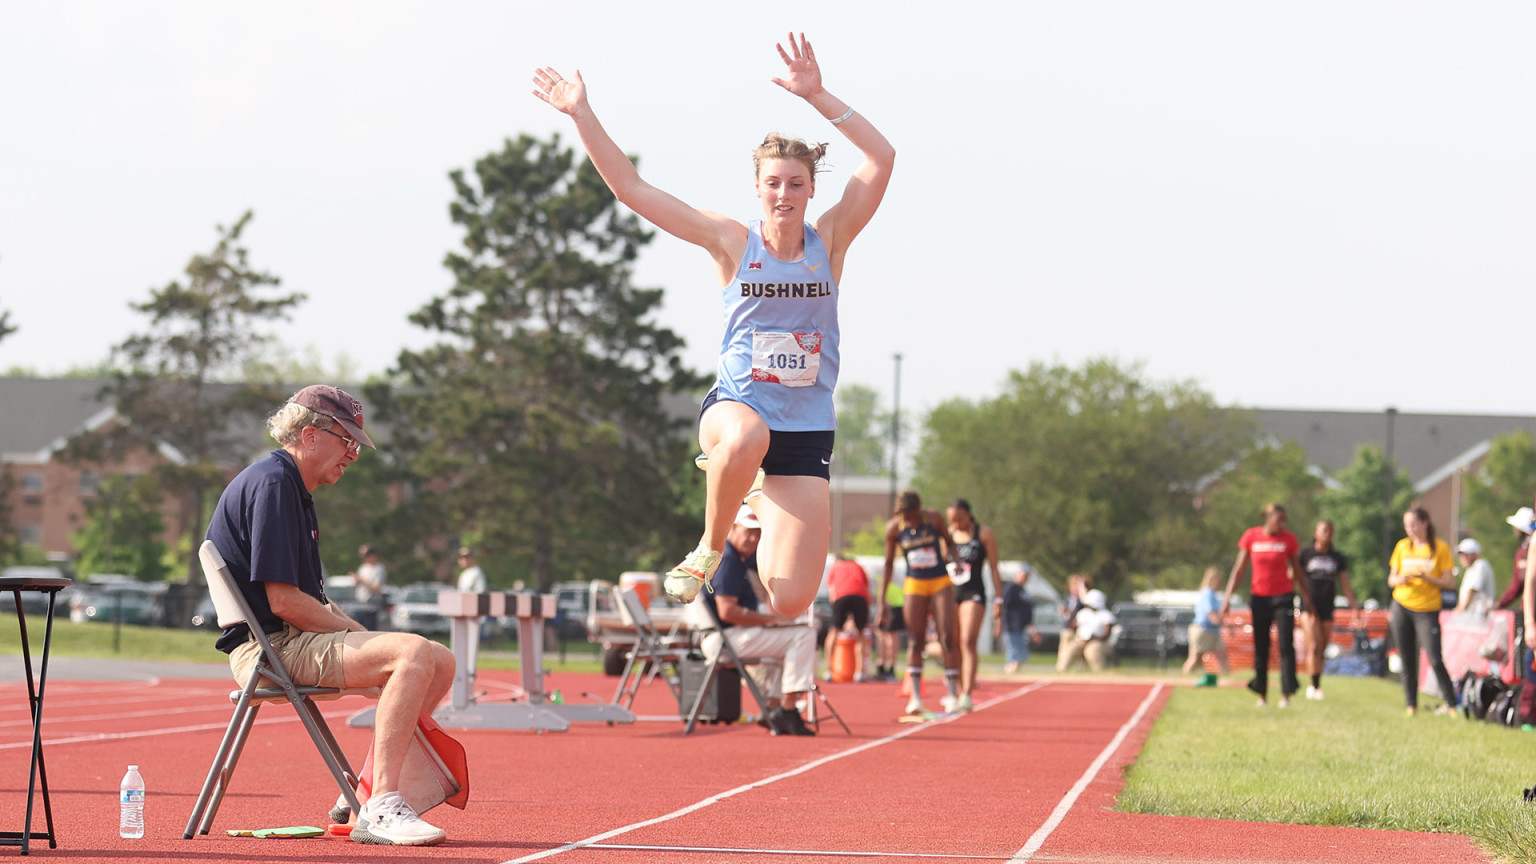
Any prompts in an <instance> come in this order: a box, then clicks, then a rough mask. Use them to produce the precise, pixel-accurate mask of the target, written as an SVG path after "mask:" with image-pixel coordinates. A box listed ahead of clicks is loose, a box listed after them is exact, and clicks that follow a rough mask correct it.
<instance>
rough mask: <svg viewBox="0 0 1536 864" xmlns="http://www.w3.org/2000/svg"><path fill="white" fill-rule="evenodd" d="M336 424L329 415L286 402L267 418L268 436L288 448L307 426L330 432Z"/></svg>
mask: <svg viewBox="0 0 1536 864" xmlns="http://www.w3.org/2000/svg"><path fill="white" fill-rule="evenodd" d="M335 422H336V421H335V420H334V419H332V418H331V416H330V415H328V414H321V413H320V412H318V411H311V410H309V409H308V408H305V407H304V406H303V405H300V404H298V403H296V402H286V403H284V404H283V407H281V408H279V409H277V410H276V411H274V412H273V413H272V416H271V417H268V418H267V434H268V435H271V436H272V440H274V441H276V442H277V443H278V444H279V445H281V446H283V447H287V446H289V445H290V444H294V443H296V442H297V441H298V440H299V433H301V432H303V431H304V427H305V426H313V427H315V428H316V429H327V430H328V429H330V428H331V424H333V423H335Z"/></svg>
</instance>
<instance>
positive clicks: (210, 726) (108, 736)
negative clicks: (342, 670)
mask: <svg viewBox="0 0 1536 864" xmlns="http://www.w3.org/2000/svg"><path fill="white" fill-rule="evenodd" d="M44 707H45V708H46V706H44ZM230 710H231V712H233V710H234V708H233V706H231V708H230ZM356 712H357V709H355V708H349V709H347V710H346V711H332V712H331V713H329V714H327V713H325V712H323V711H322V712H321V716H323V717H325V719H326V720H335V719H337V718H338V717H350V716H352V715H353V714H355V713H356ZM257 716H258V717H260V716H261V715H259V714H258V715H257ZM299 722H301V721H300V720H299V715H298V714H289V715H288V716H286V717H273V718H270V719H265V720H262V719H258V720H257V721H256V725H257V726H272V725H275V724H278V723H299ZM47 725H48V717H47V716H46V714H45V715H44V717H43V726H44V727H46V726H47ZM227 728H229V721H228V720H225V721H224V722H223V723H202V724H199V725H196V726H175V727H171V728H166V729H145V730H144V731H142V732H98V733H95V734H92V735H77V736H75V737H73V738H44V739H43V748H44V749H51V748H54V747H58V746H59V745H61V744H79V743H82V742H91V741H123V740H126V739H129V738H153V737H155V736H157V735H179V734H181V733H183V732H208V731H211V730H218V729H227ZM31 746H32V739H31V737H30V736H28V738H27V740H25V741H17V742H14V743H11V744H0V750H19V749H20V748H22V747H26V748H29V749H30V748H31Z"/></svg>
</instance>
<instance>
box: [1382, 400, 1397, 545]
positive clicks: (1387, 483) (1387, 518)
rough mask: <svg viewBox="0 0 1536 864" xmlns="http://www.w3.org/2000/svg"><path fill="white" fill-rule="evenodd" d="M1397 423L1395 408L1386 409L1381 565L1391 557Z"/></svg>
mask: <svg viewBox="0 0 1536 864" xmlns="http://www.w3.org/2000/svg"><path fill="white" fill-rule="evenodd" d="M1396 423H1397V409H1396V408H1388V409H1387V449H1386V457H1387V461H1386V464H1385V465H1384V466H1382V473H1383V474H1384V475H1385V476H1384V477H1382V495H1383V496H1385V497H1386V501H1385V502H1384V503H1383V504H1382V506H1381V563H1382V565H1383V566H1385V565H1386V563H1387V562H1388V561H1389V560H1391V558H1392V486H1393V483H1392V481H1393V479H1395V478H1396V476H1397V472H1395V471H1394V470H1392V433H1393V426H1395V425H1396Z"/></svg>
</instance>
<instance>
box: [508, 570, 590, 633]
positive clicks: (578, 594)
mask: <svg viewBox="0 0 1536 864" xmlns="http://www.w3.org/2000/svg"><path fill="white" fill-rule="evenodd" d="M554 595H555V618H554V620H553V621H551V622H549V624H548V625H547V626H550V627H553V628H555V636H556V637H557V638H559V639H560V640H561V641H571V642H585V641H586V640H587V608H588V607H589V606H590V605H591V595H592V583H590V582H561V583H559V584H558V585H556V586H555V587H554ZM513 620H516V619H513ZM512 629H516V628H515V627H513V628H512Z"/></svg>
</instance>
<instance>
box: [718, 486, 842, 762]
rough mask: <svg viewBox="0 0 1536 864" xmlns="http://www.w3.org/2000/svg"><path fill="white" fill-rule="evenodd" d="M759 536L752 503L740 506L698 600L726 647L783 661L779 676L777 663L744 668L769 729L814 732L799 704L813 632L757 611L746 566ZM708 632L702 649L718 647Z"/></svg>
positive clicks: (810, 670)
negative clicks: (710, 612)
mask: <svg viewBox="0 0 1536 864" xmlns="http://www.w3.org/2000/svg"><path fill="white" fill-rule="evenodd" d="M762 536H763V526H762V523H760V522H758V521H757V516H756V515H755V514H753V512H752V508H751V507H748V506H746V505H742V508H741V510H740V511H739V512H737V514H736V523H735V524H734V525H732V526H731V533H730V534H727V535H726V538H725V552H724V554H722V555H721V558H720V567H719V569H717V570H716V571H715V575H714V578H713V579H712V580H711V584H712V585H713V587H714V593H710V592H708V591H704V592H700V594H699V598H700V599H699V600H698V601H696V602H704V603H708V604H710V605H711V606H712V607H713V608H714V610H715V616H716V617H717V618H719V619H720V629H721V630H722V631H723V632H724V634H725V636H726V637H727V638H729V639H730V640H731V647H732V648H734V649H736V653H737V654H738V655H740V656H742V657H774V658H779V659H782V660H783V661H784V665H783V670H782V676H781V675H779V674H776V673H778V672H779V671H780V670H779V669H777V668H776V667H766V666H763V665H761V664H752V665H750V666H748V668H747V669H746V670H744V671H745V672H746V673H747V674H748V675H751V676H752V680H753V681H755V682H756V683H757V686H758V689H760V690H761V691H762V692H763V696H764V697H765V698H766V699H767V700H768V714H767V716H766V717H765V718H764V719H765V720H766V722H767V725H768V728H770V729H772V730H773V731H775V732H778V733H779V734H781V735H815V734H816V733H815V732H812V731H811V730H810V729H809V728H808V727H806V725H805V720H804V719H803V718H801V716H800V711H799V709H798V707H797V706H798V704H799V699H800V695H801V694H803V693H809V692H810V690H811V685H812V683H813V682H814V678H813V676H814V675H815V674H816V631H815V630H814V629H812V628H811V626H810V625H808V624H806V623H804V622H797V621H795V619H793V618H786V617H785V616H783V615H780V614H778V613H776V612H760V611H758V603H757V594H756V593H755V592H754V591H753V590H752V579H751V576H750V574H749V572H748V571H749V570H755V569H757V543H758V541H759V540H760V539H762ZM718 638H719V637H718V636H716V635H714V634H711V636H710V637H707V638H706V639H705V640H704V650H705V651H706V652H716V651H719V650H720V648H719V644H718V643H714V644H711V639H718Z"/></svg>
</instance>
